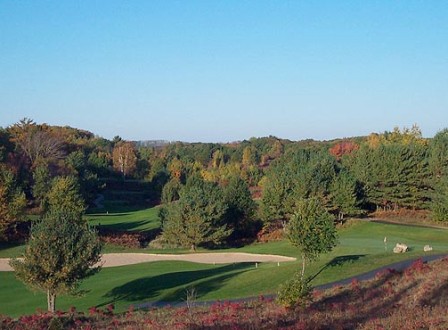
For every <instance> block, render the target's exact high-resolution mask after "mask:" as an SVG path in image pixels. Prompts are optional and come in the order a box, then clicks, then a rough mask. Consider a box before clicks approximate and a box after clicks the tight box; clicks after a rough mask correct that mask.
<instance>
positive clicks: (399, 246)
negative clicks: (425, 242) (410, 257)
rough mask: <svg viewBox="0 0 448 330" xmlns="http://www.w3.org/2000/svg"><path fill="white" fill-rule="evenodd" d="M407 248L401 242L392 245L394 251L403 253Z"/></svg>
mask: <svg viewBox="0 0 448 330" xmlns="http://www.w3.org/2000/svg"><path fill="white" fill-rule="evenodd" d="M408 250H409V248H408V246H407V245H406V244H403V243H397V245H395V247H394V253H405V252H407V251H408Z"/></svg>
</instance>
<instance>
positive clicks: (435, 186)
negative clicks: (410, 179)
mask: <svg viewBox="0 0 448 330" xmlns="http://www.w3.org/2000/svg"><path fill="white" fill-rule="evenodd" d="M429 167H430V171H431V178H432V182H431V183H432V195H431V216H432V218H433V219H434V220H436V221H448V129H444V130H442V131H440V132H438V133H437V134H436V135H435V136H434V138H433V139H432V140H431V143H430V157H429Z"/></svg>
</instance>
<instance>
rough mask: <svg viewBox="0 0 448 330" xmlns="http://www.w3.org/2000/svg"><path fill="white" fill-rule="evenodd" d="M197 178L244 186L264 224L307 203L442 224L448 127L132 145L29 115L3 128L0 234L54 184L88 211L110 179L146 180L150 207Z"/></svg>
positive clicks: (38, 205) (447, 197) (446, 214)
mask: <svg viewBox="0 0 448 330" xmlns="http://www.w3.org/2000/svg"><path fill="white" fill-rule="evenodd" d="M193 175H194V176H200V177H201V178H202V179H203V180H204V181H206V182H213V183H216V184H217V185H219V186H222V187H225V186H226V185H227V184H228V183H229V182H230V181H231V180H232V179H234V178H240V179H242V180H244V181H245V182H246V184H247V185H248V186H249V187H250V191H251V193H252V196H253V197H254V198H255V199H259V200H260V203H259V206H260V207H259V210H258V211H259V212H258V215H257V216H258V217H259V218H260V219H262V220H263V221H264V223H265V224H268V223H269V222H270V221H272V220H276V219H282V220H287V219H288V218H289V216H290V215H291V214H292V213H293V212H294V209H295V206H296V203H297V201H298V200H300V199H303V198H310V197H318V198H320V199H322V201H323V202H324V204H325V205H326V207H327V208H328V210H329V211H330V212H332V213H333V214H335V216H338V217H340V218H342V217H343V216H346V215H348V216H353V215H360V214H365V213H367V212H370V211H375V210H377V209H382V210H397V209H400V208H405V209H415V210H429V211H431V213H430V214H431V215H432V217H433V219H435V220H438V221H446V220H448V130H447V129H445V130H442V131H441V132H439V133H438V134H436V136H434V137H433V138H423V137H422V134H421V132H420V130H419V128H418V127H417V126H414V127H412V128H410V129H407V128H404V129H398V128H395V129H394V130H393V131H391V132H384V133H372V134H370V135H369V136H366V137H355V138H344V139H336V140H332V141H314V140H305V141H298V142H295V141H289V140H284V139H280V138H277V137H274V136H269V137H262V138H251V139H249V140H244V141H240V142H232V143H227V144H222V143H182V142H171V143H168V142H166V141H147V142H139V143H137V142H132V141H124V140H122V139H121V138H120V137H118V136H116V137H115V138H114V139H113V140H107V139H104V138H101V137H98V136H96V135H94V134H93V133H91V132H88V131H85V130H80V129H75V128H71V127H68V126H65V127H59V126H50V125H47V124H38V123H35V122H34V121H32V120H30V119H26V118H25V119H22V120H20V121H19V122H17V123H15V124H13V125H11V126H9V127H6V128H0V202H1V203H0V232H1V233H8V230H10V228H11V226H12V227H14V224H16V223H17V221H20V220H21V219H23V217H24V214H25V213H26V212H28V213H29V212H31V211H32V212H36V213H39V212H42V211H44V210H45V207H46V205H48V203H49V202H51V201H49V198H50V197H51V196H52V193H51V192H52V189H53V190H54V189H55V187H54V186H55V182H56V180H57V179H58V178H59V179H60V178H65V179H66V181H67V180H68V179H67V178H70V179H69V181H70V180H71V181H70V182H72V183H73V182H74V185H73V189H74V190H77V192H78V193H79V194H80V195H81V196H82V198H83V200H84V202H85V206H89V205H93V203H94V200H95V199H96V197H97V195H98V193H99V192H100V191H101V190H102V189H107V181H108V180H110V181H111V182H112V181H115V182H116V181H119V180H124V181H132V180H134V181H135V180H138V181H144V182H146V183H148V185H150V186H151V190H150V191H149V192H148V200H151V202H152V203H159V202H165V203H169V202H172V201H174V200H176V199H177V198H178V194H179V191H180V189H181V188H182V186H184V185H185V184H186V182H187V180H188V179H189V178H190V177H191V176H193ZM67 182H68V181H67ZM105 183H106V184H105ZM60 184H61V183H60V182H59V185H60ZM66 184H68V183H66ZM70 184H71V183H70ZM53 195H54V192H53ZM25 211H26V212H25Z"/></svg>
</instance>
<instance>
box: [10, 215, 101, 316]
mask: <svg viewBox="0 0 448 330" xmlns="http://www.w3.org/2000/svg"><path fill="white" fill-rule="evenodd" d="M101 248H102V244H101V242H100V240H99V238H98V235H97V233H96V232H95V231H94V230H92V229H91V228H89V226H88V224H87V223H86V222H85V221H84V220H83V219H82V218H81V216H80V215H78V214H75V213H72V212H70V211H66V210H54V211H53V210H52V211H50V212H49V213H48V214H47V215H46V216H45V217H44V218H43V219H42V220H40V221H39V222H37V223H35V224H34V225H33V227H32V229H31V236H30V240H29V242H28V245H27V247H26V250H25V253H24V255H23V259H13V260H11V261H10V265H11V266H12V267H13V269H14V271H15V276H16V277H17V278H18V279H20V280H21V281H23V282H24V283H25V284H26V285H28V286H30V287H31V288H32V289H35V290H39V291H44V292H46V293H47V305H48V311H49V312H54V311H55V309H56V297H57V296H58V295H61V294H75V293H77V289H78V287H79V284H80V282H81V281H82V280H83V279H84V278H86V277H88V276H91V275H93V274H95V273H97V272H98V271H99V270H100V267H99V266H98V265H97V264H98V262H99V261H100V257H101Z"/></svg>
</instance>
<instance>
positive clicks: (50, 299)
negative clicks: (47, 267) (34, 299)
mask: <svg viewBox="0 0 448 330" xmlns="http://www.w3.org/2000/svg"><path fill="white" fill-rule="evenodd" d="M47 305H48V311H49V312H51V313H54V312H55V306H56V295H55V294H54V293H52V292H51V291H50V290H47Z"/></svg>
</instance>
